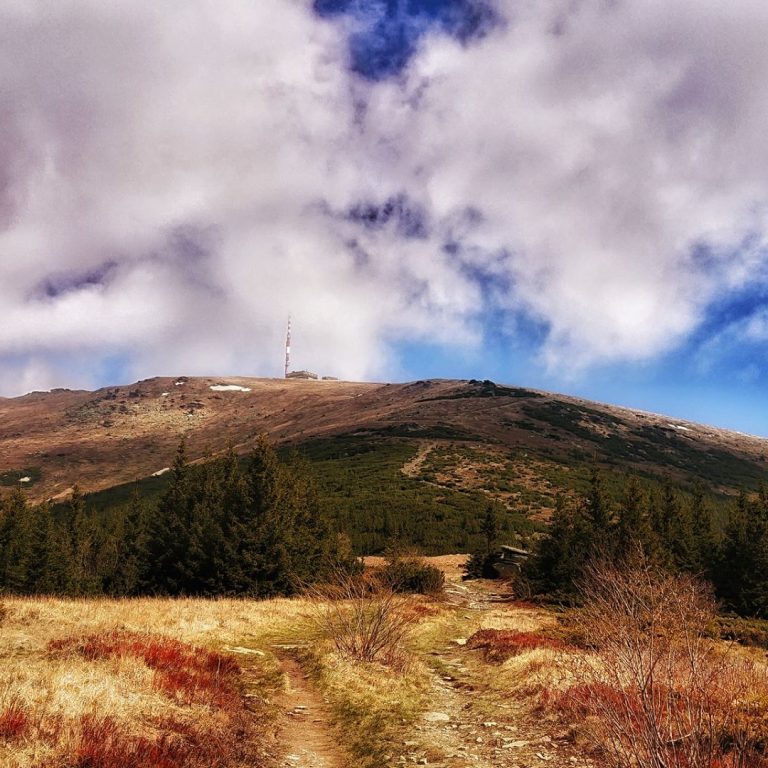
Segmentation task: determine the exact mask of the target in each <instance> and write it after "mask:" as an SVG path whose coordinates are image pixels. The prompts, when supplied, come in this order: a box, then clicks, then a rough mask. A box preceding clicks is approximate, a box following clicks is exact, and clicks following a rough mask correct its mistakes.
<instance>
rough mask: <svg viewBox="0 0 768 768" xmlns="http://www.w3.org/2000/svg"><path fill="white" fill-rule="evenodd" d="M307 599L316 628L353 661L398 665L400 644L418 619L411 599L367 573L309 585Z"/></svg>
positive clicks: (402, 646) (401, 649)
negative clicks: (309, 600) (309, 599)
mask: <svg viewBox="0 0 768 768" xmlns="http://www.w3.org/2000/svg"><path fill="white" fill-rule="evenodd" d="M307 596H308V597H309V598H311V605H312V618H313V620H314V622H315V624H316V625H317V626H318V627H319V629H320V630H321V631H322V632H323V634H325V635H326V636H327V637H329V638H330V639H331V640H332V642H333V644H334V645H335V646H336V649H337V650H338V651H339V653H341V654H343V655H344V656H346V657H348V658H351V659H355V660H356V661H368V662H370V661H378V662H381V663H384V664H390V665H402V663H403V662H404V660H405V650H404V644H405V640H406V638H407V636H408V634H409V632H410V630H411V627H412V626H413V625H414V624H415V623H416V622H417V621H418V620H419V613H418V611H414V610H412V603H413V600H412V598H407V597H405V596H403V595H401V594H398V593H396V592H395V591H394V590H392V589H391V588H389V587H387V586H384V585H383V584H382V583H381V581H380V580H378V579H376V578H375V577H373V578H372V577H370V576H368V575H362V576H356V577H350V576H342V577H340V578H339V579H337V581H335V582H334V583H332V584H324V585H321V586H313V587H310V588H309V589H308V590H307Z"/></svg>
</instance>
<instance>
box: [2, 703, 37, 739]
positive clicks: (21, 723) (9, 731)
mask: <svg viewBox="0 0 768 768" xmlns="http://www.w3.org/2000/svg"><path fill="white" fill-rule="evenodd" d="M29 727H30V722H29V717H28V716H27V713H26V712H24V710H23V709H22V708H21V706H20V705H19V704H17V703H13V704H9V705H8V706H7V707H6V708H5V709H4V710H3V711H2V712H0V739H3V740H4V741H16V740H17V739H21V738H22V737H23V736H24V735H26V733H27V731H28V730H29Z"/></svg>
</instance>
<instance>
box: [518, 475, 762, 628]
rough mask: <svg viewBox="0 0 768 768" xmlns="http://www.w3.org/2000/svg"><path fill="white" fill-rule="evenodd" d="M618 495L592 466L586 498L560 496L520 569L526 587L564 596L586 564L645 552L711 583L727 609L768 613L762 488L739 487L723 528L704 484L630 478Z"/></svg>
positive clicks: (571, 595)
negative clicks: (689, 486)
mask: <svg viewBox="0 0 768 768" xmlns="http://www.w3.org/2000/svg"><path fill="white" fill-rule="evenodd" d="M619 495H620V497H619V499H618V500H617V501H614V500H613V499H611V498H609V496H608V494H607V493H606V491H605V488H604V484H603V480H602V477H601V475H600V473H599V472H598V471H597V470H596V471H594V472H593V473H592V476H591V479H590V488H589V492H588V493H587V494H586V495H585V496H584V497H583V498H579V499H576V500H573V499H567V498H565V497H561V498H560V499H559V500H558V503H557V508H556V509H555V512H554V514H553V517H552V521H551V525H550V528H549V531H548V533H547V535H546V536H545V537H543V538H541V539H540V540H539V541H538V543H537V545H536V546H535V548H534V552H533V556H532V557H531V559H530V561H529V562H528V564H527V565H526V568H525V572H524V578H525V579H526V580H527V583H528V587H529V588H530V589H532V590H533V591H534V592H536V593H539V594H546V595H549V596H551V597H553V598H555V599H563V600H566V601H568V600H571V599H573V598H574V596H575V595H576V594H577V591H578V585H579V583H580V582H581V580H582V578H583V576H584V574H585V572H586V570H587V568H588V566H589V565H590V564H592V563H595V562H601V563H604V564H614V565H621V564H623V563H627V562H629V561H630V560H631V559H632V557H633V556H634V555H635V554H636V553H637V552H642V554H643V557H644V558H646V559H647V560H648V561H649V562H651V563H653V564H654V565H655V567H657V568H659V569H663V570H665V571H669V572H672V573H687V574H693V575H695V576H697V577H700V578H703V579H705V580H708V581H709V582H711V583H712V585H713V586H714V589H715V593H716V595H717V596H718V598H720V600H721V601H722V603H723V605H724V606H725V607H726V608H727V609H729V610H732V611H735V612H737V613H740V614H742V615H749V616H757V617H760V618H768V491H766V489H765V488H761V489H760V491H759V492H758V493H756V494H752V495H747V494H746V493H742V494H741V495H740V496H739V498H738V501H737V502H736V503H735V504H734V505H733V508H732V510H731V511H730V513H729V515H728V520H727V522H726V524H725V527H724V528H723V529H721V530H717V528H716V526H715V525H714V519H713V513H712V509H711V507H710V505H709V504H708V500H707V496H706V494H705V493H704V491H703V489H702V488H701V487H698V488H695V489H694V491H693V492H692V493H690V494H684V493H682V492H681V491H679V490H678V489H676V488H674V487H673V486H672V485H671V484H666V485H664V486H663V487H662V488H661V489H660V490H653V491H652V490H648V489H647V488H645V487H644V486H643V485H642V484H641V483H640V482H639V481H638V480H637V479H636V478H633V477H629V478H627V480H626V482H625V483H624V485H623V488H621V489H620V494H619Z"/></svg>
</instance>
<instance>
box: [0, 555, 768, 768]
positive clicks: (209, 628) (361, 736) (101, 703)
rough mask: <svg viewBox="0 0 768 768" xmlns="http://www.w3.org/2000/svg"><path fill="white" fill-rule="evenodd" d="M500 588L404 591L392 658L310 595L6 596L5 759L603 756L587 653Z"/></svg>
mask: <svg viewBox="0 0 768 768" xmlns="http://www.w3.org/2000/svg"><path fill="white" fill-rule="evenodd" d="M447 565H449V566H450V565H453V563H452V561H451V562H447ZM498 589H499V587H497V586H495V585H492V584H491V583H486V582H481V583H471V584H470V583H467V584H463V583H461V582H460V581H459V580H458V579H457V578H456V577H455V576H454V578H453V579H452V580H449V581H448V584H447V588H446V593H445V595H443V596H441V597H439V598H426V597H407V598H403V599H402V601H400V602H398V608H397V609H398V611H401V612H403V613H404V615H407V617H408V621H409V625H410V633H409V635H408V638H407V640H406V641H405V642H404V643H403V647H402V648H400V649H399V655H398V659H397V663H392V662H390V663H388V664H385V663H381V662H375V661H374V662H369V663H362V662H359V661H355V660H353V659H350V658H348V657H346V656H344V655H343V654H341V653H339V652H338V650H337V649H336V647H335V645H334V643H333V642H332V641H331V639H330V638H328V637H324V636H323V635H322V633H321V632H320V631H319V629H318V624H317V621H316V616H317V614H318V611H321V612H322V611H323V610H324V606H323V605H322V604H321V603H319V602H318V600H317V599H316V598H314V599H309V598H295V599H278V600H268V601H261V602H258V601H252V600H193V599H177V600H167V599H131V600H119V601H118V600H103V599H99V600H60V599H52V598H40V599H22V598H7V599H5V600H4V601H3V615H2V623H1V624H0V657H1V659H2V663H1V664H0V766H3V767H7V768H118V767H119V766H135V767H136V768H198V767H199V768H202V767H203V766H210V767H215V766H219V767H220V768H234V767H235V766H243V767H244V766H250V767H252V768H259V767H263V768H277V767H278V766H281V767H284V766H296V767H298V768H310V766H311V767H312V768H324V767H325V768H334V767H335V768H347V767H348V766H349V767H351V766H364V767H365V766H367V767H368V768H375V767H377V766H397V765H403V764H426V765H432V766H444V767H445V768H459V767H460V766H467V765H472V766H479V767H480V768H486V767H488V768H490V766H494V767H495V768H512V767H513V766H518V767H520V766H533V767H535V766H542V767H543V766H546V765H547V764H550V765H568V766H576V767H577V768H578V766H587V765H590V764H593V761H594V760H596V759H597V758H599V755H596V754H595V752H594V750H592V749H591V748H590V747H588V745H587V741H586V740H585V738H586V737H585V732H584V727H585V723H586V721H589V719H590V718H589V717H588V716H587V717H585V712H580V710H579V711H576V713H575V715H574V713H573V712H571V711H570V710H568V708H567V707H564V706H563V703H562V702H563V701H564V699H563V696H564V695H566V694H567V693H568V691H571V690H573V685H574V682H575V679H574V674H575V670H577V668H578V665H579V663H578V659H580V658H582V659H583V658H584V655H585V652H584V651H579V650H577V649H575V648H572V647H569V646H568V644H567V641H564V640H563V639H562V638H563V637H565V635H564V634H563V630H562V627H561V624H560V621H559V618H558V616H557V615H556V614H555V613H553V612H551V611H548V610H544V609H541V608H538V607H536V606H532V605H528V604H523V603H515V602H512V601H504V600H501V599H500V596H499V595H497V594H495V591H496V590H498ZM480 630H483V632H480V633H479V634H476V633H478V632H479V631H480ZM297 670H298V671H297ZM291 696H292V697H293V698H291ZM766 701H768V699H766ZM301 702H305V703H306V702H308V706H307V705H306V704H302V703H301ZM546 702H550V704H552V703H554V704H555V705H556V706H549V707H547V706H545V705H544V704H545V703H546ZM583 704H584V702H583V701H580V702H579V706H582V705H583ZM756 706H759V707H762V709H759V710H755V712H753V714H756V716H757V718H758V719H760V718H762V719H763V720H765V711H766V710H765V708H764V707H763V703H761V702H760V701H758V703H757V704H756ZM571 709H572V708H571ZM577 709H578V708H577ZM308 710H309V714H307V711H308ZM566 710H568V711H566ZM745 711H746V710H745ZM568 712H570V714H571V715H573V716H572V717H571V719H570V720H569V719H568V717H565V716H564V715H565V714H568ZM586 714H587V715H588V714H589V713H588V712H586ZM302 718H304V719H302ZM598 762H599V760H598ZM763 764H764V763H762V762H754V761H753V762H749V763H744V764H743V765H745V766H748V768H753V767H754V766H762V765H763ZM712 765H713V766H714V765H715V763H712ZM717 765H721V766H724V767H725V766H735V765H737V763H734V762H720V763H717Z"/></svg>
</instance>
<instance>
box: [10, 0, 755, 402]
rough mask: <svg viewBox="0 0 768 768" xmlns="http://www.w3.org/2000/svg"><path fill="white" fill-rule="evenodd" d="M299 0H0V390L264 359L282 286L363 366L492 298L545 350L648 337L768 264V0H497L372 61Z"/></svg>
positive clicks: (468, 322)
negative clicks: (398, 65) (369, 216)
mask: <svg viewBox="0 0 768 768" xmlns="http://www.w3.org/2000/svg"><path fill="white" fill-rule="evenodd" d="M310 5H311V3H310V2H309V0H259V2H258V3H247V2H245V0H219V1H218V2H214V0H199V2H195V3H182V2H180V1H179V2H172V3H170V4H168V3H164V4H157V3H152V2H149V0H130V2H129V0H114V2H110V3H103V2H101V1H100V0H65V1H64V2H60V3H55V4H54V3H51V2H46V1H45V0H29V1H28V2H24V3H21V2H18V3H16V2H6V3H4V4H3V5H2V7H0V307H2V322H0V360H2V361H4V365H3V368H4V370H3V374H2V377H0V391H4V392H18V391H21V390H22V389H24V388H29V387H35V386H40V387H42V386H50V385H51V384H52V383H56V382H57V381H60V382H61V383H74V384H77V385H82V384H89V383H93V382H94V381H95V380H96V379H98V378H99V376H100V375H101V370H102V368H101V366H102V361H103V360H104V359H105V358H107V357H120V356H126V357H127V359H128V361H129V362H128V367H127V373H128V374H129V375H131V376H135V377H141V376H148V375H156V374H161V373H168V374H181V373H187V374H194V373H240V374H257V373H260V374H272V375H274V374H277V373H279V371H280V365H281V343H282V334H283V333H284V323H285V318H286V315H287V314H288V312H289V311H290V312H292V313H293V315H294V317H295V321H296V341H295V344H294V349H295V361H296V364H297V366H300V367H306V368H312V369H317V370H319V371H320V372H323V373H329V374H336V375H340V376H345V377H350V378H356V377H378V376H384V375H386V374H387V373H388V372H391V371H392V370H393V369H394V368H396V365H397V361H396V360H394V359H393V357H392V353H391V348H390V344H391V342H393V341H396V340H398V339H411V340H413V339H416V340H418V339H427V338H428V339H431V340H436V341H438V342H445V343H455V344H459V345H472V344H475V343H477V341H478V340H479V339H480V337H481V329H480V327H479V319H478V314H479V311H480V310H481V309H482V304H483V302H488V301H491V302H493V303H494V304H496V305H497V306H499V307H502V308H508V309H511V310H514V311H521V310H524V311H527V312H528V313H530V314H531V315H533V316H534V317H535V318H537V319H538V320H539V321H540V322H542V323H544V324H545V326H547V327H548V328H549V329H550V331H549V335H548V339H547V341H546V344H545V349H544V357H545V359H547V360H548V361H549V362H550V363H551V364H552V365H553V366H555V367H559V368H562V367H566V368H571V367H578V366H580V365H588V364H590V363H594V362H602V361H611V360H617V359H642V358H649V357H652V356H654V355H656V354H658V353H660V352H663V351H665V350H668V349H670V348H672V347H674V346H675V345H677V344H679V343H681V341H682V340H684V339H685V338H686V336H687V335H688V334H689V333H690V332H691V331H692V330H693V329H694V328H695V327H696V326H697V324H698V323H700V321H701V319H702V317H703V316H704V314H705V312H706V307H707V305H708V303H709V302H710V301H711V299H712V298H713V296H715V295H716V294H717V293H718V292H719V291H722V290H724V289H728V290H732V289H738V288H739V287H741V286H743V285H744V284H746V283H748V282H750V281H754V280H755V279H757V278H756V276H757V275H761V276H762V277H761V279H763V278H764V272H765V269H766V261H765V256H764V253H763V235H764V230H765V211H766V204H768V189H767V188H766V186H767V182H766V178H765V174H764V169H765V167H767V166H768V145H766V144H765V141H764V135H763V134H764V130H763V129H764V126H765V125H766V124H768V90H767V89H768V81H766V79H765V78H764V72H765V71H768V49H766V48H765V46H764V39H765V36H766V34H767V33H768V7H766V6H764V4H763V3H758V2H754V0H744V2H741V3H739V4H738V6H737V7H729V8H725V7H724V6H722V5H721V4H719V3H715V2H713V1H712V0H696V2H694V0H679V2H677V3H674V4H672V6H670V5H669V4H668V3H661V2H660V0H647V1H646V2H643V3H623V2H615V3H606V2H603V1H602V0H585V1H584V2H582V3H578V4H574V3H572V2H565V0H563V1H562V2H555V3H532V2H529V3H521V2H517V1H516V2H512V0H498V6H499V10H500V12H501V14H502V15H503V16H504V17H506V18H507V19H508V23H507V24H506V25H504V26H503V27H499V28H497V29H496V30H495V31H494V32H492V33H491V34H490V35H488V36H487V37H486V38H485V39H483V40H481V41H476V42H475V43H474V44H472V45H470V46H462V45H459V44H458V43H454V42H452V41H450V40H449V39H447V38H445V37H440V36H437V35H436V36H434V37H431V38H428V39H427V40H426V41H424V43H423V45H422V48H421V52H420V54H419V56H418V57H417V58H416V59H415V60H414V61H413V62H412V65H411V67H410V68H409V70H408V72H407V73H406V75H405V77H404V78H403V79H402V80H397V81H389V82H386V83H381V84H366V83H364V82H361V81H360V80H358V79H356V78H355V77H353V76H352V75H350V74H349V72H348V71H347V68H346V53H345V44H346V42H345V39H344V37H343V34H344V27H343V25H336V24H332V23H328V22H321V21H320V20H318V19H317V18H316V17H314V16H313V14H312V12H311V7H310ZM555 30H556V31H558V32H559V34H554V31H555ZM398 196H404V197H401V198H400V199H401V200H402V201H404V202H403V203H402V204H403V206H404V207H405V209H407V210H406V212H405V213H403V214H402V216H401V218H398V215H399V214H398V215H393V216H391V217H390V218H389V219H387V220H382V221H377V222H376V223H375V226H371V225H369V226H364V225H363V224H362V223H361V221H360V219H359V217H358V219H354V218H350V217H349V216H347V215H346V214H347V212H348V211H350V210H351V209H352V208H354V206H355V205H359V204H361V203H365V202H368V203H372V204H379V205H380V204H382V203H383V202H384V201H386V200H395V199H398ZM417 214H418V217H419V218H418V221H417V222H416V223H417V224H418V222H421V223H422V224H423V227H422V229H423V231H420V232H418V233H416V234H417V235H418V236H415V237H406V236H404V232H403V228H404V227H405V228H407V227H408V226H409V220H408V219H407V217H408V216H417ZM403 217H405V218H403ZM410 223H411V224H413V221H411V222H410ZM416 228H417V229H418V227H416ZM411 234H414V232H411ZM747 235H752V236H753V237H752V239H751V240H750V245H749V247H748V248H740V245H741V244H742V242H743V241H744V239H745V237H746V236H747ZM353 242H354V246H353V245H352V243H353ZM695 244H706V245H707V246H708V248H707V250H706V251H704V250H703V249H701V248H700V249H699V256H697V257H693V256H692V255H691V254H692V250H691V249H692V246H694V245H695ZM446 246H448V247H447V248H446ZM704 253H706V257H703V256H702V254H704Z"/></svg>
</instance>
